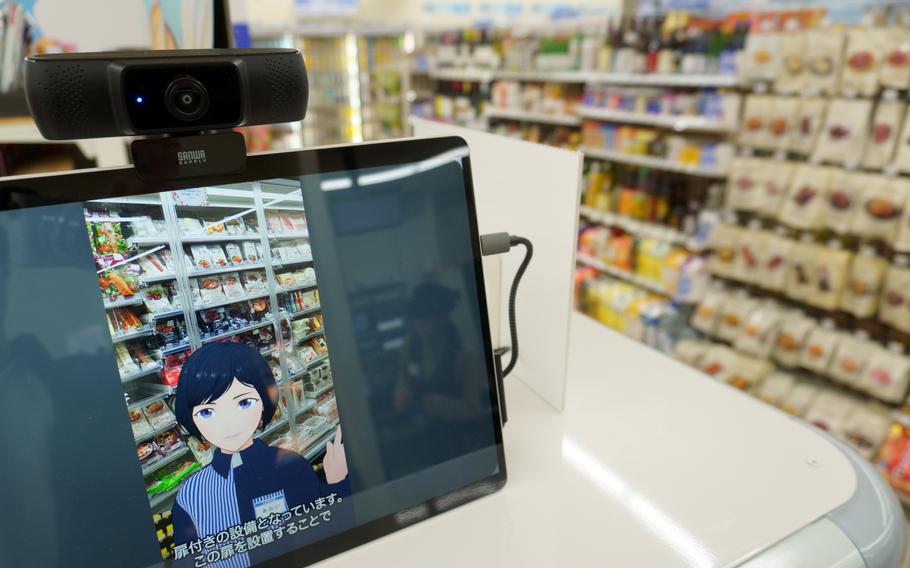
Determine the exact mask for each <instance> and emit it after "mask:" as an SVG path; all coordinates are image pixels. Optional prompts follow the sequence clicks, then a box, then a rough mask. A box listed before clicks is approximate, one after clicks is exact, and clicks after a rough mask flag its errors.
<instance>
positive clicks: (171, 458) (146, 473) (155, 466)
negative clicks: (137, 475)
mask: <svg viewBox="0 0 910 568" xmlns="http://www.w3.org/2000/svg"><path fill="white" fill-rule="evenodd" d="M189 451H190V449H189V448H188V447H185V446H184V448H183V449H180V450H177V451H175V452H174V453H172V454H171V455H169V456H168V457H166V458H164V459H163V460H161V461H159V462H156V463H154V464H152V465H150V466H149V467H147V468H143V470H142V476H143V477H148V476H149V475H151V474H153V473H155V472H156V471H158V470H159V469H161V468H163V467H164V466H167V465H170V464H172V463H174V462H175V461H177V460H178V459H180V458H181V457H183V456H184V455H186V454H187V453H188V452H189Z"/></svg>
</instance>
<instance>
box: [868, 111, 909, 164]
mask: <svg viewBox="0 0 910 568" xmlns="http://www.w3.org/2000/svg"><path fill="white" fill-rule="evenodd" d="M906 110H907V105H906V104H905V103H903V102H901V101H887V100H882V101H879V103H878V106H877V107H876V109H875V117H874V118H873V119H872V126H871V129H870V132H869V142H868V143H867V144H866V154H865V156H864V157H863V166H864V167H866V168H870V169H881V168H884V167H885V166H887V165H889V164H890V163H891V161H892V160H893V159H894V148H895V146H896V145H897V141H898V136H897V135H898V133H899V131H900V127H901V124H903V122H904V114H905V112H906Z"/></svg>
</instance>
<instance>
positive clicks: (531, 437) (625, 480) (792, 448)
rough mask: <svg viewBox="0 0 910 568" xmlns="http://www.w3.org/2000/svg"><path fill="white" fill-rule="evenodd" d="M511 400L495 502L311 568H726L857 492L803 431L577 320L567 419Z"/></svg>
mask: <svg viewBox="0 0 910 568" xmlns="http://www.w3.org/2000/svg"><path fill="white" fill-rule="evenodd" d="M507 397H508V404H509V423H508V424H507V426H506V428H505V445H506V459H507V465H508V470H509V481H508V483H507V484H506V487H505V488H504V489H503V490H502V491H500V492H499V493H497V494H494V495H492V496H489V497H485V498H482V499H480V500H478V501H476V502H474V503H470V504H468V505H466V506H464V507H461V508H459V509H456V510H453V511H451V512H448V513H445V514H443V515H440V516H438V517H435V518H433V519H430V520H428V521H426V522H423V523H420V524H418V525H415V526H413V527H410V528H408V529H405V530H403V531H399V532H397V533H395V534H393V535H390V536H388V537H385V538H383V539H380V540H378V541H375V542H372V543H370V544H367V545H364V546H362V547H360V548H357V549H354V550H352V551H350V552H347V553H345V554H342V555H340V556H336V557H334V558H332V559H329V560H327V561H325V562H323V563H321V564H320V566H326V567H333V568H342V567H349V566H350V567H354V566H357V567H361V566H373V567H382V568H385V567H389V568H392V567H394V568H403V567H410V566H414V567H425V566H433V567H434V568H445V567H453V568H454V567H458V568H462V567H464V566H471V565H473V566H484V567H486V566H509V567H511V566H521V567H537V566H540V567H551V566H567V565H568V566H572V565H574V566H661V567H663V566H731V565H735V564H738V563H740V562H742V561H743V560H745V559H746V558H748V557H750V556H752V555H754V554H756V553H758V552H760V551H761V550H763V549H765V548H767V547H768V546H770V545H771V544H774V543H775V542H777V541H779V540H781V539H783V538H785V537H786V536H788V535H790V534H792V533H793V532H795V531H797V530H799V529H800V528H803V527H805V526H806V525H808V524H809V523H810V522H812V521H813V520H815V519H817V518H819V517H821V516H822V515H824V514H825V513H827V512H829V511H831V510H832V509H835V508H836V507H838V506H839V505H841V504H842V503H844V502H845V501H846V500H847V499H848V498H849V497H850V496H851V495H852V493H853V490H854V485H855V474H854V472H853V469H852V468H851V467H850V465H849V464H848V462H847V460H846V459H845V458H844V457H843V455H842V454H840V453H839V451H838V450H836V449H835V448H834V447H833V446H831V445H830V444H829V443H828V442H826V441H825V440H824V439H823V438H821V437H820V436H819V435H817V434H816V433H814V432H813V431H812V430H811V429H809V428H807V427H805V426H803V425H801V424H800V423H798V422H796V421H795V420H792V419H790V418H788V417H786V416H785V415H783V414H782V413H779V412H777V411H776V410H774V409H771V408H770V407H767V406H765V405H763V404H761V403H760V402H758V401H756V400H753V399H751V398H750V397H748V396H746V395H744V394H741V393H739V392H737V391H734V390H733V389H731V388H729V387H726V386H724V385H721V384H718V383H715V382H714V381H713V380H711V379H709V378H707V377H706V376H705V375H702V374H700V373H698V372H696V371H694V370H691V369H689V368H687V367H685V366H683V365H681V364H679V363H677V362H675V361H673V360H671V359H669V358H666V357H664V356H662V355H659V354H657V353H655V352H654V351H652V350H650V349H648V348H647V347H645V346H643V345H640V344H638V343H635V342H633V341H631V340H629V339H627V338H625V337H623V336H621V335H619V334H616V333H614V332H612V331H609V330H608V329H606V328H604V327H603V326H601V325H600V324H598V323H597V322H594V321H592V320H590V319H588V318H586V317H585V316H581V315H578V314H574V315H573V317H572V337H571V348H570V355H569V382H568V390H567V400H566V409H565V413H564V414H559V413H557V412H556V411H555V410H554V409H553V408H552V407H550V406H549V405H547V404H546V403H545V402H543V401H542V400H541V399H540V398H539V397H538V396H537V395H536V394H534V393H533V392H532V391H531V390H530V389H529V388H528V387H526V386H525V385H523V384H522V383H521V382H520V381H516V380H514V379H513V378H510V379H507Z"/></svg>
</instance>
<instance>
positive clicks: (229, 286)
mask: <svg viewBox="0 0 910 568" xmlns="http://www.w3.org/2000/svg"><path fill="white" fill-rule="evenodd" d="M221 288H222V290H224V295H225V296H227V297H228V298H239V297H241V296H243V295H244V294H245V293H246V292H245V291H244V290H243V285H242V284H241V283H240V275H239V274H238V273H236V272H230V273H228V274H224V275H222V276H221Z"/></svg>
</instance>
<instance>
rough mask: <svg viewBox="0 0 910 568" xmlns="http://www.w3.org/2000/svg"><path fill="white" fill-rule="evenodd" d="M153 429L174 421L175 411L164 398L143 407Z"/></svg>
mask: <svg viewBox="0 0 910 568" xmlns="http://www.w3.org/2000/svg"><path fill="white" fill-rule="evenodd" d="M142 412H143V413H144V414H145V417H146V419H147V420H148V421H149V424H151V426H152V428H153V429H157V428H161V427H162V426H166V425H167V424H170V423H172V422H174V420H175V418H174V413H173V412H171V409H170V408H168V406H167V404H165V403H164V401H163V400H157V401H155V402H153V403H151V404H149V405H147V406H145V407H144V408H143V409H142Z"/></svg>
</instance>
